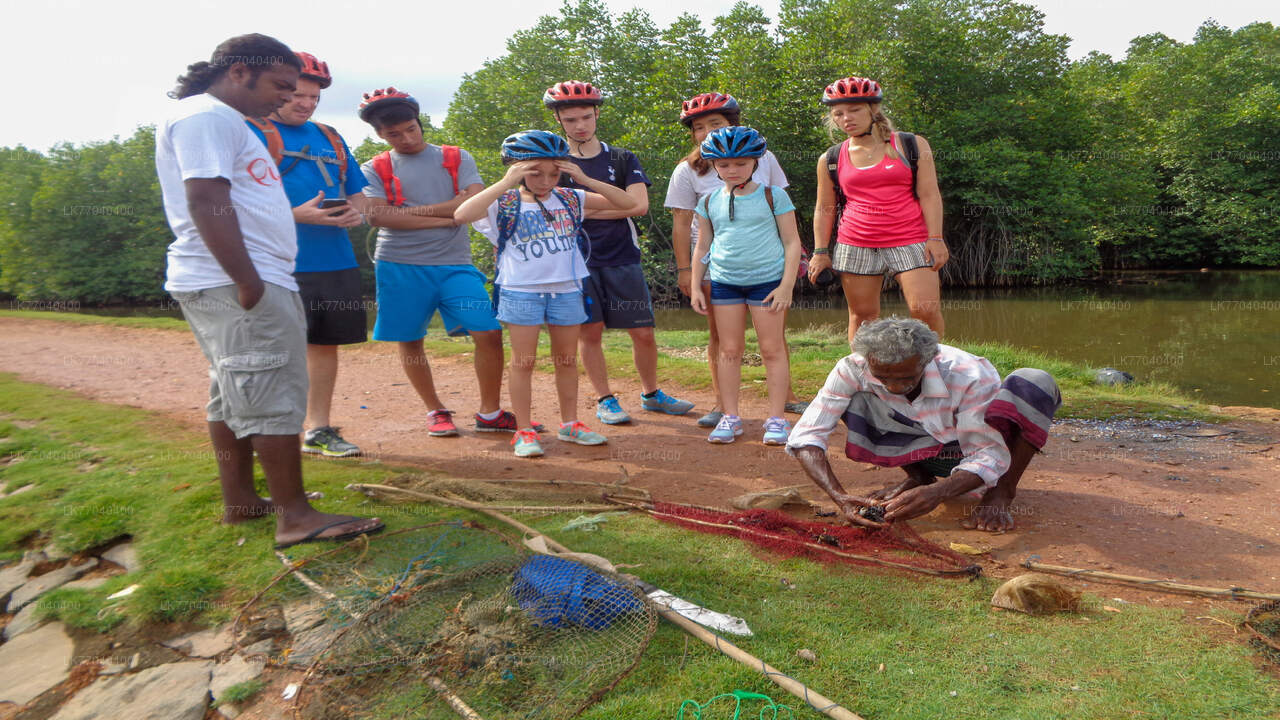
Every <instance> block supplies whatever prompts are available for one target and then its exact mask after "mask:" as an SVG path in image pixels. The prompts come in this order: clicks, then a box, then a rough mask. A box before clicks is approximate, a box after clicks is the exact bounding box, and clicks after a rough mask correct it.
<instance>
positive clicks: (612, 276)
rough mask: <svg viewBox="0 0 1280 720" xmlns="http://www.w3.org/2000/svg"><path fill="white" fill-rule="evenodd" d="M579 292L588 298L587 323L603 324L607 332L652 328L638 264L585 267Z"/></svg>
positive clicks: (647, 292) (650, 303) (649, 308)
mask: <svg viewBox="0 0 1280 720" xmlns="http://www.w3.org/2000/svg"><path fill="white" fill-rule="evenodd" d="M588 271H589V272H590V273H591V275H590V277H585V278H583V279H582V292H583V294H584V295H586V296H587V297H588V298H589V299H590V304H589V305H588V306H587V314H588V316H589V317H588V318H587V323H598V322H602V321H603V322H604V326H605V327H607V328H610V329H618V330H626V329H630V328H640V327H653V300H651V299H650V298H649V286H648V285H647V284H645V281H644V270H642V269H641V268H640V263H635V264H633V265H618V266H617V267H598V268H588Z"/></svg>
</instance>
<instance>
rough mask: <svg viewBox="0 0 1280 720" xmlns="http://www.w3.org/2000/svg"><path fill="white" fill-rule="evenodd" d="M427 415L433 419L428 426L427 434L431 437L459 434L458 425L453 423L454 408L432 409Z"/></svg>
mask: <svg viewBox="0 0 1280 720" xmlns="http://www.w3.org/2000/svg"><path fill="white" fill-rule="evenodd" d="M427 417H428V418H430V419H431V424H430V425H429V426H428V427H427V434H428V435H430V436H431V437H453V436H454V435H457V434H458V426H457V425H454V424H453V411H452V410H432V411H431V412H429V413H427Z"/></svg>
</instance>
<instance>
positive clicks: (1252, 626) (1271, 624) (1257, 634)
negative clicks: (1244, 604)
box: [1243, 600, 1280, 665]
mask: <svg viewBox="0 0 1280 720" xmlns="http://www.w3.org/2000/svg"><path fill="white" fill-rule="evenodd" d="M1243 625H1244V627H1245V628H1246V629H1248V630H1249V632H1250V634H1251V635H1252V637H1251V638H1250V639H1249V640H1250V644H1252V645H1253V646H1254V647H1255V648H1257V650H1258V652H1260V653H1262V656H1263V657H1265V658H1266V659H1267V660H1269V661H1271V662H1272V663H1275V664H1276V665H1280V600H1272V601H1270V602H1265V603H1262V604H1261V605H1257V606H1254V607H1253V608H1252V609H1251V610H1249V613H1248V614H1247V615H1246V616H1245V619H1244V623H1243Z"/></svg>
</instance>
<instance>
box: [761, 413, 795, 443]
mask: <svg viewBox="0 0 1280 720" xmlns="http://www.w3.org/2000/svg"><path fill="white" fill-rule="evenodd" d="M790 434H791V423H789V422H787V421H786V419H784V418H780V417H771V418H769V419H768V420H765V421H764V444H765V445H786V444H787V437H788V436H789V435H790Z"/></svg>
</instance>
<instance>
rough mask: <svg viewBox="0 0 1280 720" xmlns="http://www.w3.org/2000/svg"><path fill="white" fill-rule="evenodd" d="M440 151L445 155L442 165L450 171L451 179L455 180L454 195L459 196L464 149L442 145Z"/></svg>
mask: <svg viewBox="0 0 1280 720" xmlns="http://www.w3.org/2000/svg"><path fill="white" fill-rule="evenodd" d="M440 151H441V152H443V153H444V160H443V161H442V163H441V165H442V166H443V167H444V169H445V170H448V171H449V177H450V178H451V179H452V180H453V194H454V195H457V194H458V168H459V167H461V166H462V149H461V148H459V147H458V146H457V145H441V146H440Z"/></svg>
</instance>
